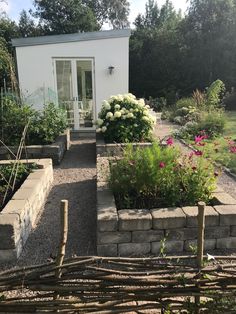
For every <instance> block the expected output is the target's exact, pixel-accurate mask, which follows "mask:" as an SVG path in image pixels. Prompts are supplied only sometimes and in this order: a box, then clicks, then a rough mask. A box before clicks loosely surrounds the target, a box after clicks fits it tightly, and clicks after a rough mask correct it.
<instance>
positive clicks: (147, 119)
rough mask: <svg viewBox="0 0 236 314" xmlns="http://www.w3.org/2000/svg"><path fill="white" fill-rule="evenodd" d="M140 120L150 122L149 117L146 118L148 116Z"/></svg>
mask: <svg viewBox="0 0 236 314" xmlns="http://www.w3.org/2000/svg"><path fill="white" fill-rule="evenodd" d="M142 120H143V121H147V122H150V117H148V116H143V117H142Z"/></svg>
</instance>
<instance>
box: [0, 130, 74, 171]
mask: <svg viewBox="0 0 236 314" xmlns="http://www.w3.org/2000/svg"><path fill="white" fill-rule="evenodd" d="M9 148H10V149H11V151H12V152H13V153H14V154H15V155H16V153H17V150H18V147H17V146H9ZM69 148H70V130H66V131H65V133H64V134H63V135H60V136H59V137H58V138H57V140H56V141H55V143H53V144H51V145H29V146H26V150H24V149H23V151H22V158H31V159H35V158H51V159H52V160H53V164H54V165H59V164H60V162H61V161H62V158H63V156H64V154H65V152H66V151H67V150H68V149H69ZM26 153H27V156H26ZM12 157H13V156H12V155H11V154H10V153H9V150H8V149H7V148H6V147H4V146H2V147H0V160H7V159H11V158H12Z"/></svg>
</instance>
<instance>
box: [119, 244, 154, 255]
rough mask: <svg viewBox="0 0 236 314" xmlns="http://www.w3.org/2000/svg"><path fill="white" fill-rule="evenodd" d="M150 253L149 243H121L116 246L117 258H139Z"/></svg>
mask: <svg viewBox="0 0 236 314" xmlns="http://www.w3.org/2000/svg"><path fill="white" fill-rule="evenodd" d="M150 251H151V244H150V243H121V244H118V255H119V256H140V255H145V254H149V253H150Z"/></svg>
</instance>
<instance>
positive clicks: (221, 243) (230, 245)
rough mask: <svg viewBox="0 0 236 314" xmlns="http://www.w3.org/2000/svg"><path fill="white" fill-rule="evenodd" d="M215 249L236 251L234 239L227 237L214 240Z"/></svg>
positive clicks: (235, 240) (235, 238)
mask: <svg viewBox="0 0 236 314" xmlns="http://www.w3.org/2000/svg"><path fill="white" fill-rule="evenodd" d="M216 248H217V249H236V237H228V238H222V239H217V240H216Z"/></svg>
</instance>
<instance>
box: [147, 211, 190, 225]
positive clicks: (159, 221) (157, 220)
mask: <svg viewBox="0 0 236 314" xmlns="http://www.w3.org/2000/svg"><path fill="white" fill-rule="evenodd" d="M151 214H152V219H153V229H172V228H182V227H185V225H186V215H185V214H184V212H183V210H182V209H181V208H179V207H170V208H159V209H152V210H151Z"/></svg>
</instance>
